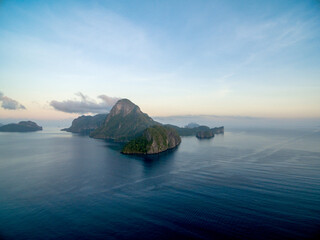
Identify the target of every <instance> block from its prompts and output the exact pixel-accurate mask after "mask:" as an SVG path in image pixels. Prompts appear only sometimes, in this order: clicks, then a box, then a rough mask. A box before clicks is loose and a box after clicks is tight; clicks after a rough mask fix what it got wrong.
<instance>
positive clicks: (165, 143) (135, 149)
mask: <svg viewBox="0 0 320 240" xmlns="http://www.w3.org/2000/svg"><path fill="white" fill-rule="evenodd" d="M180 143H181V138H180V136H179V134H178V133H177V132H176V131H175V130H174V129H173V128H170V127H165V126H160V125H155V126H152V127H149V128H147V129H146V130H145V131H144V132H143V135H142V136H140V137H138V138H136V139H134V140H132V141H130V142H129V143H127V144H126V145H125V146H124V148H123V150H122V153H124V154H157V153H161V152H164V151H167V150H169V149H172V148H175V147H176V146H178V145H179V144H180Z"/></svg>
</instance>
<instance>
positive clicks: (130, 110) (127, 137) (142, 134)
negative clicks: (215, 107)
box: [62, 99, 224, 154]
mask: <svg viewBox="0 0 320 240" xmlns="http://www.w3.org/2000/svg"><path fill="white" fill-rule="evenodd" d="M62 131H67V132H73V133H85V134H89V135H90V137H92V138H98V139H106V140H111V141H114V142H122V143H125V145H124V147H123V149H122V151H121V152H122V153H123V154H157V153H161V152H164V151H167V150H170V149H174V148H176V147H177V146H178V145H179V144H180V143H181V137H180V136H197V137H200V138H202V137H203V138H206V137H207V136H208V134H207V133H206V132H210V134H212V136H214V134H219V133H223V132H224V127H219V128H211V129H210V128H209V127H207V126H200V125H199V124H197V123H190V124H188V125H187V126H186V127H184V128H181V127H178V126H175V125H170V124H166V125H163V124H161V123H159V122H156V121H154V120H153V119H152V118H151V117H149V116H148V114H146V113H143V112H142V111H141V110H140V108H139V107H138V106H137V105H135V104H134V103H132V102H131V101H130V100H129V99H121V100H119V101H118V102H117V103H116V104H115V105H114V106H113V108H112V109H111V111H110V113H109V114H98V115H95V116H80V117H78V118H76V119H74V120H73V122H72V125H71V127H69V128H65V129H62ZM210 134H209V135H210Z"/></svg>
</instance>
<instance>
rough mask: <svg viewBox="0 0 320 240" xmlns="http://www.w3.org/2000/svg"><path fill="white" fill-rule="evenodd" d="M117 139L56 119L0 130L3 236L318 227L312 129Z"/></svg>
mask: <svg viewBox="0 0 320 240" xmlns="http://www.w3.org/2000/svg"><path fill="white" fill-rule="evenodd" d="M120 148H121V146H119V145H117V144H113V143H108V142H105V141H102V140H96V139H91V138H89V137H85V136H79V135H76V134H70V133H66V132H60V131H58V129H51V130H45V131H43V132H36V133H0V238H3V239H65V238H68V239H106V238H108V239H128V238H131V239H170V238H175V239H177V238H184V239H192V238H194V239H228V238H229V239H316V238H317V237H320V235H319V233H320V231H319V230H320V132H319V131H317V130H315V129H301V130H272V129H267V130H261V129H260V130H233V131H230V130H229V131H227V132H226V133H225V134H224V135H217V136H216V137H215V138H214V139H211V140H201V141H200V140H198V139H197V138H195V137H185V138H183V139H182V144H181V145H180V146H179V147H178V149H177V150H176V151H173V152H169V153H166V154H163V155H161V156H160V157H157V156H155V157H152V158H141V157H132V156H131V157H129V156H125V155H122V154H120V153H119V150H120ZM319 239H320V238H319Z"/></svg>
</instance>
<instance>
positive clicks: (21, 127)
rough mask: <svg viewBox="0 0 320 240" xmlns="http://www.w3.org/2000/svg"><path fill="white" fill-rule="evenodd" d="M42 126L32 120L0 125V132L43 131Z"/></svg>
mask: <svg viewBox="0 0 320 240" xmlns="http://www.w3.org/2000/svg"><path fill="white" fill-rule="evenodd" d="M41 130H42V127H41V126H39V125H38V124H36V123H35V122H32V121H21V122H19V123H10V124H6V125H3V126H1V127H0V132H34V131H41Z"/></svg>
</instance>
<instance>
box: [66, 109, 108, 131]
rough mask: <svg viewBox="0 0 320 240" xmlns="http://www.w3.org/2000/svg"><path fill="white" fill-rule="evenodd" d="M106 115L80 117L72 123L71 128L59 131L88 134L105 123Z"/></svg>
mask: <svg viewBox="0 0 320 240" xmlns="http://www.w3.org/2000/svg"><path fill="white" fill-rule="evenodd" d="M107 115H108V114H97V115H95V116H80V117H78V118H76V119H74V120H73V121H72V125H71V127H69V128H64V129H61V131H67V132H72V133H82V134H89V133H90V132H92V131H93V130H95V129H97V128H98V127H100V126H101V125H102V124H103V123H104V122H105V120H106V117H107Z"/></svg>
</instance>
